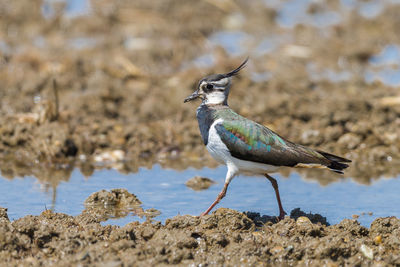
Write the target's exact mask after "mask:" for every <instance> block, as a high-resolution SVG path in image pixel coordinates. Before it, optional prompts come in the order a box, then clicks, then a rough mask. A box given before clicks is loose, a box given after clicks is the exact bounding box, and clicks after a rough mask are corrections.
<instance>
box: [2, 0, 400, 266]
mask: <svg viewBox="0 0 400 267" xmlns="http://www.w3.org/2000/svg"><path fill="white" fill-rule="evenodd" d="M363 2H368V1H360V2H357V3H359V5H361V4H362V3H363ZM90 7H91V8H90V10H89V11H88V12H87V13H84V14H82V15H80V16H77V15H76V14H75V15H74V14H70V13H68V10H69V9H68V8H69V7H68V5H65V4H63V2H62V1H54V2H52V1H44V2H43V1H41V0H34V1H32V0H20V1H8V2H4V3H2V4H0V99H1V105H0V170H1V175H2V176H3V177H6V178H9V179H12V178H14V177H16V176H25V175H34V176H36V177H37V178H38V179H39V180H40V181H41V182H45V183H49V184H52V185H53V186H56V185H57V184H58V183H59V182H60V181H63V180H68V179H69V175H70V173H71V171H72V170H73V168H74V167H78V168H80V170H81V171H82V173H84V174H85V175H87V176H90V174H92V173H93V171H94V169H95V168H103V167H114V168H117V169H118V170H120V171H122V172H136V171H137V170H138V168H139V167H140V166H152V165H153V164H154V163H159V164H161V165H162V166H168V167H172V168H178V169H183V168H187V167H189V166H192V167H198V168H200V167H203V166H216V163H215V162H214V161H213V160H212V159H211V158H210V156H209V155H208V153H207V152H206V150H205V148H204V146H203V144H202V142H201V139H200V136H199V131H198V127H197V122H196V120H195V108H196V105H197V104H198V103H196V104H183V99H184V98H185V97H186V96H187V95H189V94H190V93H191V92H192V91H193V90H194V88H195V85H196V83H197V81H198V80H199V79H201V78H202V77H203V76H205V75H207V74H210V73H215V72H226V71H228V70H230V69H232V68H233V67H235V66H237V65H238V64H239V63H240V61H241V60H243V59H244V58H245V57H246V56H247V55H249V56H250V62H249V64H248V66H247V68H246V69H245V70H244V71H243V72H242V73H241V75H239V76H238V77H237V78H235V80H234V84H233V88H232V90H231V95H230V106H231V107H232V108H233V109H235V110H236V111H238V112H239V113H240V114H242V115H245V116H247V117H249V118H251V119H254V120H256V121H258V122H260V123H263V124H264V125H266V126H268V127H270V128H272V129H273V130H275V131H277V132H278V133H280V134H281V135H282V136H284V137H287V138H288V139H290V140H292V141H294V142H299V143H302V144H304V145H308V146H311V147H318V148H319V149H321V150H326V151H328V152H331V153H336V154H339V155H342V156H344V157H347V158H349V159H351V160H353V163H352V164H351V167H350V168H349V169H348V171H347V172H346V177H352V178H353V179H355V180H356V181H358V182H360V183H370V182H371V181H372V180H373V179H379V178H380V177H382V176H386V177H395V176H397V175H398V174H399V173H400V130H399V129H400V105H399V100H398V97H399V90H398V88H396V87H395V86H391V85H389V84H387V83H384V82H381V81H379V79H378V80H374V79H373V80H372V81H370V80H368V79H366V73H369V72H371V71H375V68H378V67H379V66H377V65H376V64H375V65H374V64H373V62H374V58H376V57H378V56H379V54H380V53H381V52H382V50H383V49H384V48H385V46H387V45H399V44H400V27H399V23H400V21H399V16H398V14H399V12H400V6H399V5H391V4H389V3H386V4H385V5H384V8H383V10H382V12H380V13H378V14H377V15H376V16H374V17H372V18H370V17H368V16H367V17H366V16H362V14H360V12H358V10H357V8H353V9H349V8H345V7H343V6H342V5H341V1H336V0H332V1H326V3H323V2H314V3H313V4H310V5H309V6H308V8H307V10H306V14H307V16H317V15H318V14H322V15H323V14H327V13H326V12H328V13H329V12H331V11H334V12H337V13H338V14H340V21H339V22H337V23H334V24H333V25H329V26H326V27H324V26H320V25H315V24H312V23H303V24H297V25H295V26H294V27H291V28H285V27H281V26H279V24H278V21H279V16H280V14H281V13H280V11H279V8H278V7H272V6H267V5H265V4H263V2H262V1H252V2H251V3H248V1H244V0H243V1H241V0H238V1H232V0H227V1H215V2H214V1H208V0H207V1H188V0H181V1H169V0H154V1H142V0H138V1H123V0H121V1H112V2H110V1H102V0H92V1H90ZM221 31H236V32H242V33H246V34H247V35H246V36H247V37H246V38H247V39H246V40H234V41H231V42H232V43H234V46H235V45H237V43H238V42H241V43H243V46H245V47H246V49H245V50H244V52H243V51H242V52H239V53H238V52H237V51H236V52H235V51H227V49H224V48H223V47H221V46H219V45H215V43H213V41H212V40H213V36H214V37H215V34H217V33H218V32H221ZM269 37H271V38H272V39H273V40H275V41H274V43H273V46H274V49H273V50H272V52H268V51H267V52H263V49H261V50H260V49H258V44H259V43H261V42H262V40H263V38H269ZM264 50H265V49H264ZM267 50H268V49H267ZM204 55H209V56H210V55H211V56H212V64H208V63H204V62H203V61H201V60H200V61H199V57H201V56H204ZM375 61H376V60H375ZM199 62H200V63H199ZM378 65H379V64H378ZM394 65H395V63H394ZM343 73H344V75H340V74H343ZM304 175H305V176H306V177H307V178H308V179H315V180H318V181H319V182H320V183H322V184H328V183H330V182H333V181H336V180H338V179H340V176H336V175H333V174H331V173H328V172H313V171H304ZM2 216H3V219H1V230H0V240H1V242H0V245H1V246H2V248H1V251H0V258H1V260H2V261H7V262H10V263H13V264H17V263H21V262H22V263H24V264H27V265H28V264H33V265H35V264H38V262H42V263H43V264H44V265H49V264H51V263H60V264H62V263H64V264H69V263H71V262H73V263H82V264H90V263H94V262H107V263H109V264H110V265H112V264H114V263H115V265H118V264H119V263H121V262H123V263H132V264H135V263H136V262H140V263H143V264H145V263H182V264H187V263H210V264H215V265H217V264H220V263H222V262H226V263H230V264H234V263H238V262H242V263H244V264H249V265H252V264H267V263H271V264H272V263H285V264H293V265H294V264H296V263H303V264H315V265H320V264H322V263H326V264H327V265H330V266H335V264H336V265H337V264H347V263H348V264H351V265H355V264H357V263H361V262H364V261H369V262H370V263H372V262H374V263H377V264H378V263H380V262H385V263H387V262H391V263H392V264H400V261H399V258H398V256H396V255H400V253H399V240H398V236H399V233H398V226H399V221H398V219H396V218H381V219H377V220H376V221H374V223H373V224H372V225H371V227H370V228H369V229H367V228H364V227H361V226H359V225H358V224H357V223H356V222H355V221H349V220H345V221H343V222H342V223H340V224H338V225H334V226H328V227H327V226H322V225H316V224H310V223H308V222H304V223H296V221H294V220H291V219H285V220H284V221H282V222H279V223H277V224H267V225H265V226H262V227H260V226H258V227H259V229H258V230H257V231H255V226H254V223H253V222H252V220H250V219H249V218H247V217H246V216H245V215H243V214H241V213H238V212H235V211H231V210H223V209H220V210H218V212H216V213H215V214H213V215H210V216H206V217H204V218H201V219H200V218H195V217H187V216H183V217H175V218H171V219H170V220H168V221H167V222H166V224H165V225H162V224H159V223H151V222H146V223H142V224H139V223H136V222H133V223H131V224H128V225H126V226H125V227H122V228H120V227H116V226H101V225H100V224H99V223H98V221H97V220H98V219H93V218H91V217H90V216H89V215H87V214H82V215H79V216H77V217H71V216H68V215H64V214H53V213H51V212H50V211H46V212H44V213H43V214H42V215H40V216H38V217H36V216H29V215H28V216H27V217H24V218H21V219H19V220H17V221H14V222H9V221H8V220H7V218H6V213H4V211H2ZM88 216H89V217H88ZM378 236H380V238H378ZM377 240H378V241H377ZM379 240H381V241H379ZM363 251H364V252H363ZM371 251H372V252H371ZM371 255H373V259H370V258H372V256H371ZM370 256H371V257H370Z"/></svg>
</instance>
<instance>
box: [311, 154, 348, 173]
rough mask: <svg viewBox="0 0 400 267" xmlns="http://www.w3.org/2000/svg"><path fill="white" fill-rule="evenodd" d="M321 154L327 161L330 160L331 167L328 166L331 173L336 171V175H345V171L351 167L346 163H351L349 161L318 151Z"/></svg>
mask: <svg viewBox="0 0 400 267" xmlns="http://www.w3.org/2000/svg"><path fill="white" fill-rule="evenodd" d="M317 152H318V153H319V154H321V155H322V156H324V157H325V158H326V159H327V160H329V165H326V167H328V168H329V169H330V170H331V171H334V172H336V173H340V174H343V170H344V169H346V168H347V167H349V165H348V164H346V163H344V162H351V160H349V159H345V158H342V157H339V156H335V155H332V154H329V153H326V152H323V151H317Z"/></svg>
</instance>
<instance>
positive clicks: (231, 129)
mask: <svg viewBox="0 0 400 267" xmlns="http://www.w3.org/2000/svg"><path fill="white" fill-rule="evenodd" d="M215 129H216V131H217V133H218V134H219V136H220V138H221V140H222V142H223V143H224V144H225V145H226V146H227V148H228V149H229V151H230V153H231V155H232V156H233V157H235V158H238V159H242V160H247V161H254V162H260V163H265V164H269V165H275V166H295V165H296V164H298V163H318V164H324V163H327V162H325V161H326V159H325V157H324V156H322V155H321V154H319V153H318V152H316V151H314V150H312V149H309V148H306V147H303V146H300V145H296V144H294V143H292V142H289V141H287V140H285V139H283V138H282V137H280V136H279V135H278V134H276V133H274V132H273V131H271V130H270V129H268V128H267V127H265V126H263V125H260V124H258V123H255V122H253V121H251V120H248V119H246V118H244V117H237V118H235V119H229V120H224V121H223V122H221V123H218V124H217V125H215Z"/></svg>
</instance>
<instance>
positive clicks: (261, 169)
mask: <svg viewBox="0 0 400 267" xmlns="http://www.w3.org/2000/svg"><path fill="white" fill-rule="evenodd" d="M222 122H223V119H218V120H216V121H215V122H214V123H213V124H212V125H211V127H210V131H209V133H208V143H207V150H208V152H210V154H211V156H212V157H213V158H214V159H215V160H216V161H218V162H219V163H221V164H225V165H228V167H230V168H233V169H236V172H237V173H244V174H250V175H257V174H264V173H270V172H275V171H277V170H278V169H279V167H277V166H273V165H268V164H263V163H258V162H251V161H247V160H241V159H237V158H234V157H233V156H232V155H231V153H230V152H229V149H228V148H227V147H226V145H225V144H224V143H223V142H222V140H221V138H220V137H219V135H218V133H217V130H216V129H215V125H216V124H218V123H222Z"/></svg>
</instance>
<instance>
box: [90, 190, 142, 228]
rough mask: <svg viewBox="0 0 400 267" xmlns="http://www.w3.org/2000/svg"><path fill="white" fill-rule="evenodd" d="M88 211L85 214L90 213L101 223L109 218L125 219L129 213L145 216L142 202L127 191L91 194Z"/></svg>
mask: <svg viewBox="0 0 400 267" xmlns="http://www.w3.org/2000/svg"><path fill="white" fill-rule="evenodd" d="M84 204H85V207H86V209H85V210H84V211H83V213H88V214H91V215H92V216H94V217H95V218H97V219H98V220H99V221H106V220H107V219H109V218H120V217H125V216H127V215H128V214H129V213H133V214H134V215H138V216H143V215H144V214H145V212H144V211H143V209H142V208H141V206H140V205H141V204H142V202H141V201H140V200H139V199H138V198H137V197H136V196H135V195H134V194H131V193H129V192H128V191H127V190H126V189H112V190H111V191H110V192H108V191H106V190H101V191H99V192H95V193H93V194H91V195H90V196H89V197H88V198H87V199H86V200H85V203H84Z"/></svg>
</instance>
